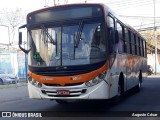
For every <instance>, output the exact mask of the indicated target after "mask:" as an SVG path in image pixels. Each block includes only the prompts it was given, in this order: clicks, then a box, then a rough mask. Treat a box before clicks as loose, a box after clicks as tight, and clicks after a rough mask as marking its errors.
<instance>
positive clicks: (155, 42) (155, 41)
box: [153, 0, 157, 74]
mask: <svg viewBox="0 0 160 120" xmlns="http://www.w3.org/2000/svg"><path fill="white" fill-rule="evenodd" d="M153 4H154V44H155V74H157V40H156V19H155V17H156V16H155V15H156V4H155V0H153Z"/></svg>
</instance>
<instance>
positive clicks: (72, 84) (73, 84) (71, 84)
mask: <svg viewBox="0 0 160 120" xmlns="http://www.w3.org/2000/svg"><path fill="white" fill-rule="evenodd" d="M43 84H44V85H46V86H61V85H60V84H48V83H43ZM82 84H83V82H81V83H69V84H65V85H64V86H76V85H82Z"/></svg>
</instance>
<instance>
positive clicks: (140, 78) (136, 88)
mask: <svg viewBox="0 0 160 120" xmlns="http://www.w3.org/2000/svg"><path fill="white" fill-rule="evenodd" d="M141 84H142V72H140V74H139V80H138V85H137V86H136V87H135V91H136V92H139V91H140V90H141Z"/></svg>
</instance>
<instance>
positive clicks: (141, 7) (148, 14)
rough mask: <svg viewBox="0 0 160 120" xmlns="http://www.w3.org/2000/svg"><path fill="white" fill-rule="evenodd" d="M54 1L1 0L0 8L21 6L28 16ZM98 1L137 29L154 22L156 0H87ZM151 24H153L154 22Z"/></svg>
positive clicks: (159, 3) (78, 0) (81, 0)
mask: <svg viewBox="0 0 160 120" xmlns="http://www.w3.org/2000/svg"><path fill="white" fill-rule="evenodd" d="M53 1H54V0H0V10H1V9H8V10H16V8H21V9H22V12H23V14H24V15H25V16H26V15H27V13H29V12H31V11H34V10H37V9H41V8H44V6H45V4H47V5H48V6H53V5H54V2H53ZM56 1H58V0H56ZM64 1H65V0H59V3H60V4H63V3H64ZM84 1H85V0H68V3H84ZM97 1H98V2H100V3H105V4H107V5H108V6H109V7H110V8H111V9H112V10H113V11H114V12H115V13H116V14H118V15H121V16H123V17H122V18H123V19H125V21H127V23H129V24H130V25H131V26H133V27H135V28H137V29H138V28H141V27H143V26H144V25H145V24H148V23H153V16H154V14H153V13H154V4H153V3H154V2H153V1H154V0H87V2H88V3H91V2H92V3H97ZM155 3H156V5H155V10H156V12H155V16H156V17H159V18H157V19H156V22H157V23H156V24H159V23H158V22H159V21H160V13H159V11H160V7H159V6H160V0H155ZM124 16H125V17H124ZM126 16H129V17H126ZM134 16H135V17H134ZM137 16H143V17H137ZM151 25H152V26H153V24H151ZM136 26H137V27H136Z"/></svg>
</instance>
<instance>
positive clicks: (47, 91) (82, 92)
mask: <svg viewBox="0 0 160 120" xmlns="http://www.w3.org/2000/svg"><path fill="white" fill-rule="evenodd" d="M28 90H29V97H30V98H33V99H108V98H109V86H108V85H107V84H106V82H105V81H102V82H100V83H98V84H97V85H94V86H91V87H87V86H86V85H85V83H83V84H81V85H76V86H45V85H44V84H43V86H42V88H38V87H36V86H34V85H32V84H31V83H30V82H28ZM57 91H69V94H67V95H66V94H65V95H59V94H58V93H57Z"/></svg>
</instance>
